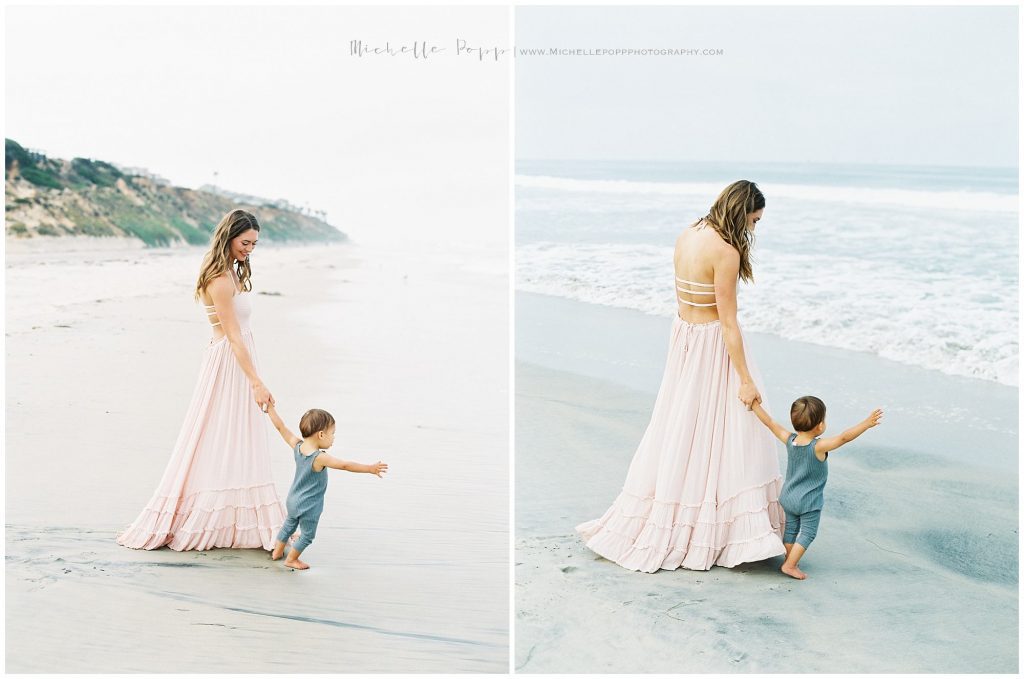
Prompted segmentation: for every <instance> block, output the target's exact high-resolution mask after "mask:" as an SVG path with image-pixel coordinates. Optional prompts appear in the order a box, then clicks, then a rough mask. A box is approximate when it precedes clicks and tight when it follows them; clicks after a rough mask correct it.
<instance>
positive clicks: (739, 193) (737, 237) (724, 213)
mask: <svg viewBox="0 0 1024 679" xmlns="http://www.w3.org/2000/svg"><path fill="white" fill-rule="evenodd" d="M763 207H764V194H762V193H761V190H760V189H759V188H757V184H755V183H754V182H751V181H747V180H746V179H741V180H739V181H736V182H733V183H732V184H729V185H728V186H726V187H725V188H724V189H722V192H721V193H720V194H718V198H716V199H715V202H714V204H713V205H712V206H711V209H710V210H709V211H708V213H707V214H706V215H705V216H703V217H701V219H700V220H699V221H703V222H705V223H706V224H708V225H709V226H711V228H713V229H714V230H715V231H716V232H718V235H719V236H721V237H722V240H724V241H725V242H726V243H728V244H729V245H731V246H733V247H734V248H736V250H737V252H739V253H740V279H742V280H744V281H746V282H752V281H753V280H754V269H753V268H752V266H751V261H750V250H751V248H752V247H753V245H754V234H753V233H752V232H751V231H750V230H749V229H748V228H747V215H749V214H751V213H752V212H757V211H758V210H760V209H762V208H763Z"/></svg>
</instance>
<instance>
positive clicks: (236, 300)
mask: <svg viewBox="0 0 1024 679" xmlns="http://www.w3.org/2000/svg"><path fill="white" fill-rule="evenodd" d="M231 303H232V304H233V305H234V307H235V319H236V320H237V321H238V327H239V328H240V329H241V330H242V332H249V318H250V317H251V316H252V300H251V299H249V294H248V293H241V292H239V291H238V288H237V286H236V287H235V294H234V295H233V296H232V297H231ZM203 309H204V310H205V311H206V317H207V318H208V319H209V321H210V327H211V328H217V327H221V324H220V316H218V315H217V307H215V306H214V305H213V304H204V305H203ZM221 329H223V328H221Z"/></svg>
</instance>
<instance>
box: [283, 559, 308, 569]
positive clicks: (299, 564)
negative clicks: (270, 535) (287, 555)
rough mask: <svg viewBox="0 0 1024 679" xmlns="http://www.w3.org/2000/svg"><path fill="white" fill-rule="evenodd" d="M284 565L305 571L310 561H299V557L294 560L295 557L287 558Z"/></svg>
mask: <svg viewBox="0 0 1024 679" xmlns="http://www.w3.org/2000/svg"><path fill="white" fill-rule="evenodd" d="M284 565H285V566H287V567H288V568H294V569H295V570H297V571H304V570H306V569H307V568H309V564H308V563H306V562H304V561H299V560H298V559H294V560H293V559H285V560H284Z"/></svg>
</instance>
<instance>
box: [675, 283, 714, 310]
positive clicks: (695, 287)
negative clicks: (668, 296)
mask: <svg viewBox="0 0 1024 679" xmlns="http://www.w3.org/2000/svg"><path fill="white" fill-rule="evenodd" d="M682 295H693V296H694V299H695V300H697V301H694V302H691V301H690V300H688V299H684V298H683V297H682ZM714 298H715V284H714V283H698V282H696V281H688V280H686V279H684V278H680V277H679V276H676V301H677V302H679V303H680V304H686V305H689V306H696V307H713V306H717V304H718V303H717V302H716V301H715V299H714Z"/></svg>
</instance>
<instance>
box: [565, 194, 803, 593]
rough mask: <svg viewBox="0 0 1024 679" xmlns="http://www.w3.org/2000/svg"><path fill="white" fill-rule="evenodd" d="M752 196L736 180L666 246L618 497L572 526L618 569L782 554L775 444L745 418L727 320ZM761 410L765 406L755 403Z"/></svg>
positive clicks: (755, 208) (745, 362) (745, 263)
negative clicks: (658, 342)
mask: <svg viewBox="0 0 1024 679" xmlns="http://www.w3.org/2000/svg"><path fill="white" fill-rule="evenodd" d="M764 204H765V201H764V196H763V195H762V194H761V192H760V190H758V189H757V186H756V185H755V184H754V183H753V182H748V181H745V180H741V181H738V182H734V183H733V184H730V185H729V186H728V187H726V188H725V190H723V191H722V193H721V195H719V197H718V199H717V200H716V201H715V204H714V205H713V206H712V208H711V210H710V212H709V214H708V215H707V216H706V217H704V218H703V219H701V220H699V221H698V222H697V223H696V224H694V225H693V226H691V227H690V228H689V229H687V230H686V231H685V232H684V233H683V234H682V235H680V237H679V240H677V242H676V253H675V258H674V260H675V270H676V291H677V294H676V299H677V302H678V303H679V312H678V315H677V316H676V318H675V320H674V321H673V323H672V333H671V338H670V343H669V354H668V361H667V363H666V366H665V373H664V376H663V377H662V382H661V387H660V389H659V391H658V396H657V399H656V401H655V404H654V410H653V412H652V414H651V420H650V423H649V424H648V426H647V430H646V432H645V433H644V435H643V438H642V439H641V441H640V445H639V446H638V448H637V450H636V453H635V454H634V456H633V460H632V462H631V463H630V466H629V471H628V472H627V473H626V480H625V483H624V484H623V488H622V491H621V492H620V493H619V495H618V497H617V498H616V499H615V501H614V502H613V503H612V505H611V507H609V509H608V510H607V511H606V512H605V513H604V515H603V516H602V517H601V518H599V519H595V520H593V521H588V522H586V523H582V524H580V525H579V526H577V527H576V530H577V531H578V532H579V533H580V534H581V535H582V536H583V538H584V540H585V541H586V545H587V547H589V548H590V549H591V550H593V551H594V552H596V553H598V554H600V555H601V556H603V557H605V558H606V559H609V560H611V561H614V562H615V563H617V564H619V565H620V566H622V567H624V568H628V569H630V570H635V571H643V572H646V573H654V572H655V571H657V570H659V569H665V570H674V569H676V568H680V567H682V568H689V569H694V570H708V569H710V568H711V567H712V566H714V565H717V566H726V567H732V566H735V565H737V564H740V563H744V562H749V561H759V560H761V559H766V558H769V557H772V556H777V555H782V554H785V547H784V546H783V544H782V533H783V528H784V524H785V515H784V513H783V511H782V508H781V506H780V505H779V502H778V498H779V492H780V490H781V486H782V475H781V473H780V469H779V461H778V443H777V441H776V440H775V437H774V436H773V435H772V433H771V432H770V431H769V430H768V429H767V428H766V427H764V426H763V425H762V424H761V423H760V422H759V421H758V419H757V417H756V416H755V415H754V414H753V412H751V410H750V407H751V406H752V404H753V402H754V401H761V395H760V392H759V391H758V388H757V386H756V385H757V384H758V383H760V382H761V376H760V373H759V372H758V370H757V368H756V366H754V365H753V363H752V362H751V360H750V357H749V356H747V355H746V354H745V351H744V348H743V339H742V335H741V334H740V329H739V325H738V324H737V323H736V279H737V275H738V277H740V278H744V279H746V280H750V279H752V271H751V268H750V259H749V254H750V246H751V244H752V234H753V229H754V225H755V224H756V222H757V221H758V220H759V219H760V218H761V214H762V213H763V210H764ZM766 410H767V407H766Z"/></svg>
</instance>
